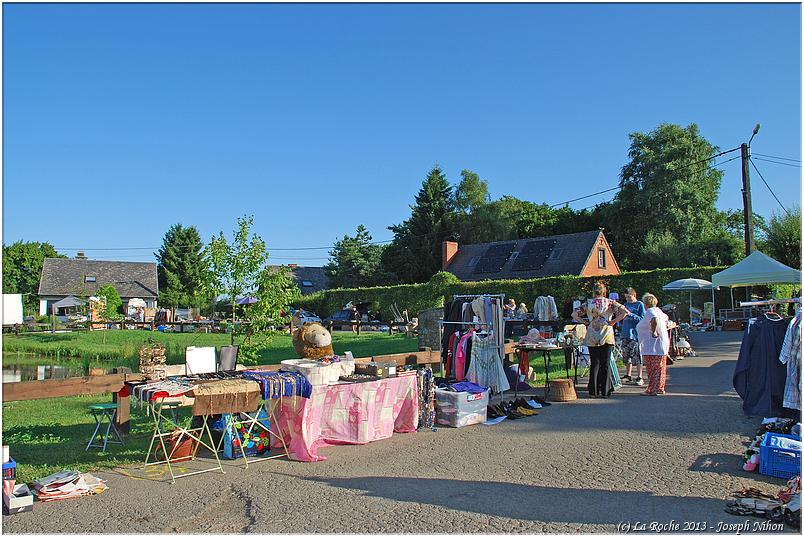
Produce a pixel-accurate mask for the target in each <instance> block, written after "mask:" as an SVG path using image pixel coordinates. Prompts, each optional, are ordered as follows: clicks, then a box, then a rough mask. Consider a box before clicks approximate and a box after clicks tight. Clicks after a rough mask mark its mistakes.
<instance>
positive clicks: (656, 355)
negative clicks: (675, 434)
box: [636, 293, 670, 395]
mask: <svg viewBox="0 0 804 537" xmlns="http://www.w3.org/2000/svg"><path fill="white" fill-rule="evenodd" d="M642 303H643V304H645V308H646V311H645V316H644V317H643V318H642V320H641V321H639V323H637V327H636V328H637V335H638V336H639V352H640V354H642V361H643V362H644V363H645V368H646V369H647V370H648V388H647V389H646V390H645V392H644V393H643V394H642V395H662V394H664V385H665V381H666V380H667V354H668V353H669V352H670V336H669V334H668V332H667V330H668V321H669V319H668V317H667V315H665V313H664V312H663V311H662V310H660V309H659V308H658V307H657V305H658V300H657V299H656V297H655V296H653V295H652V294H650V293H647V294H646V295H645V296H643V297H642Z"/></svg>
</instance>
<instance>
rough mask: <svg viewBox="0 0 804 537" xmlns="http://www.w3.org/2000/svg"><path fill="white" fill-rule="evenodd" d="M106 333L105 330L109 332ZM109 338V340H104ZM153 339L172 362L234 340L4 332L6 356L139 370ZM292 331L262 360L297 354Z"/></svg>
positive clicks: (390, 342) (375, 351) (396, 343)
mask: <svg viewBox="0 0 804 537" xmlns="http://www.w3.org/2000/svg"><path fill="white" fill-rule="evenodd" d="M104 332H105V334H104ZM104 338H105V341H104ZM149 339H152V340H153V341H154V342H156V343H161V344H162V345H164V346H165V352H166V355H167V361H168V363H169V364H180V363H183V362H184V350H185V348H187V347H188V346H193V345H194V346H196V347H204V346H210V347H213V346H214V347H221V346H223V345H229V343H230V341H231V340H230V336H229V334H178V333H176V334H171V333H167V334H166V333H164V332H151V331H146V330H104V331H100V330H98V331H93V332H69V333H65V334H50V333H44V332H42V333H36V334H23V335H19V336H15V335H6V336H4V337H3V353H4V360H12V361H14V362H17V361H20V362H24V361H26V356H25V355H29V354H33V355H38V357H37V358H38V360H39V361H41V358H42V357H43V356H46V357H48V358H51V359H55V360H61V359H72V360H76V359H81V360H84V361H86V362H89V363H92V364H102V365H105V366H108V367H112V366H128V367H131V368H132V369H134V370H136V369H137V364H138V361H139V354H138V352H139V348H140V346H141V345H143V344H144V343H147V342H148V340H149ZM332 344H333V347H334V349H335V352H336V353H339V354H342V353H343V352H344V351H352V353H353V354H354V356H355V357H356V358H360V357H364V356H377V355H381V354H394V353H398V352H412V351H415V350H417V349H418V342H417V340H416V339H415V338H408V337H406V336H405V335H404V334H394V335H392V336H389V335H388V334H385V333H382V332H363V333H362V334H360V335H359V336H358V335H357V334H353V333H352V332H337V331H336V332H334V333H333V334H332ZM296 357H297V356H296V351H295V350H294V349H293V342H292V341H291V338H290V335H288V334H284V333H276V335H274V337H273V338H272V340H271V342H270V345H269V346H268V348H266V349H264V350H263V351H262V353H261V355H260V360H259V363H260V364H277V363H279V362H280V361H282V360H287V359H289V358H296Z"/></svg>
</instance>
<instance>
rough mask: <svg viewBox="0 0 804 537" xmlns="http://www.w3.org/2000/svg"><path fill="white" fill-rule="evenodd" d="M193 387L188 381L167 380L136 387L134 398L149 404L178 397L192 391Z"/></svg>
mask: <svg viewBox="0 0 804 537" xmlns="http://www.w3.org/2000/svg"><path fill="white" fill-rule="evenodd" d="M192 389H193V386H192V385H191V384H190V383H189V382H188V381H187V380H186V379H167V380H160V381H157V382H148V383H146V384H140V385H138V386H134V387H133V388H132V390H131V392H132V394H133V395H134V397H136V398H137V399H139V400H140V401H144V402H148V401H153V400H155V399H160V398H162V397H178V396H180V395H184V394H186V393H187V392H189V391H191V390H192Z"/></svg>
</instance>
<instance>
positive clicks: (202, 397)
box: [193, 379, 260, 416]
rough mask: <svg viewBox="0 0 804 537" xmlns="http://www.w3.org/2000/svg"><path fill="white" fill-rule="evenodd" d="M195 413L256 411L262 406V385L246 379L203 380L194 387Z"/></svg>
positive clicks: (196, 414) (202, 414)
mask: <svg viewBox="0 0 804 537" xmlns="http://www.w3.org/2000/svg"><path fill="white" fill-rule="evenodd" d="M193 397H195V401H194V402H193V415H194V416H209V415H212V414H235V413H237V412H254V411H255V410H257V408H259V406H260V386H259V384H257V383H256V382H253V381H251V380H244V379H226V380H213V381H208V382H201V383H199V384H197V385H196V386H195V388H194V389H193Z"/></svg>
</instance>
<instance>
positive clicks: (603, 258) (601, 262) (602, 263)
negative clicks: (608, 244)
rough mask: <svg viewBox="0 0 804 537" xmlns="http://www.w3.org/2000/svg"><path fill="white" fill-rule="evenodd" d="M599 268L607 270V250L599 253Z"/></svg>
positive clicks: (601, 250)
mask: <svg viewBox="0 0 804 537" xmlns="http://www.w3.org/2000/svg"><path fill="white" fill-rule="evenodd" d="M597 268H606V250H604V249H603V248H600V249H598V251H597Z"/></svg>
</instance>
